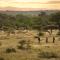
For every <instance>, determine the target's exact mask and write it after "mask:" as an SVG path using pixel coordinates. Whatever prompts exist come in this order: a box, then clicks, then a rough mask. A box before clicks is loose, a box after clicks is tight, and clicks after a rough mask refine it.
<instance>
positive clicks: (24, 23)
mask: <svg viewBox="0 0 60 60" xmlns="http://www.w3.org/2000/svg"><path fill="white" fill-rule="evenodd" d="M48 25H55V26H57V25H58V26H59V27H60V11H57V12H54V13H51V14H46V12H41V13H39V14H38V15H30V16H29V15H24V14H18V15H15V16H12V15H7V14H2V13H0V30H4V31H6V30H12V29H16V30H17V29H22V28H23V29H37V30H41V29H43V27H44V26H48Z"/></svg>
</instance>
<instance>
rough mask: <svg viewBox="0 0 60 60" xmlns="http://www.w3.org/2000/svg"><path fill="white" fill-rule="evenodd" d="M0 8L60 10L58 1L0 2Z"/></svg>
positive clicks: (12, 0)
mask: <svg viewBox="0 0 60 60" xmlns="http://www.w3.org/2000/svg"><path fill="white" fill-rule="evenodd" d="M1 7H18V8H43V9H60V0H0V8H1Z"/></svg>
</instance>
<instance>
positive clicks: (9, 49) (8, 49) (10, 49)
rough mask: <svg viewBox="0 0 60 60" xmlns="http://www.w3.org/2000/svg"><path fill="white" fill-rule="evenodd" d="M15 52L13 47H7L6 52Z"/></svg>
mask: <svg viewBox="0 0 60 60" xmlns="http://www.w3.org/2000/svg"><path fill="white" fill-rule="evenodd" d="M11 52H16V50H15V49H14V48H7V49H6V53H11Z"/></svg>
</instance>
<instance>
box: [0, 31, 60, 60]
mask: <svg viewBox="0 0 60 60" xmlns="http://www.w3.org/2000/svg"><path fill="white" fill-rule="evenodd" d="M57 32H58V31H57V30H53V33H52V35H51V36H50V35H49V34H48V33H47V32H44V36H41V42H40V43H39V42H38V40H37V39H36V38H34V37H35V36H36V35H37V34H38V31H36V30H28V31H27V30H23V31H16V32H15V34H10V36H7V33H6V32H2V31H1V32H0V60H60V36H57V35H56V34H57ZM46 36H48V40H49V41H48V43H46ZM53 36H55V38H56V40H55V43H52V40H53V39H52V38H53ZM22 40H24V41H26V44H28V45H29V46H28V48H24V49H19V48H18V46H19V45H20V44H19V42H20V41H22ZM9 49H10V50H9ZM12 49H13V50H12Z"/></svg>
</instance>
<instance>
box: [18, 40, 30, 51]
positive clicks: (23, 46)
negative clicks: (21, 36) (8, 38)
mask: <svg viewBox="0 0 60 60" xmlns="http://www.w3.org/2000/svg"><path fill="white" fill-rule="evenodd" d="M17 47H18V49H23V50H25V49H30V47H31V46H30V44H29V42H26V41H24V40H22V41H20V42H19V45H18V46H17Z"/></svg>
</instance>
